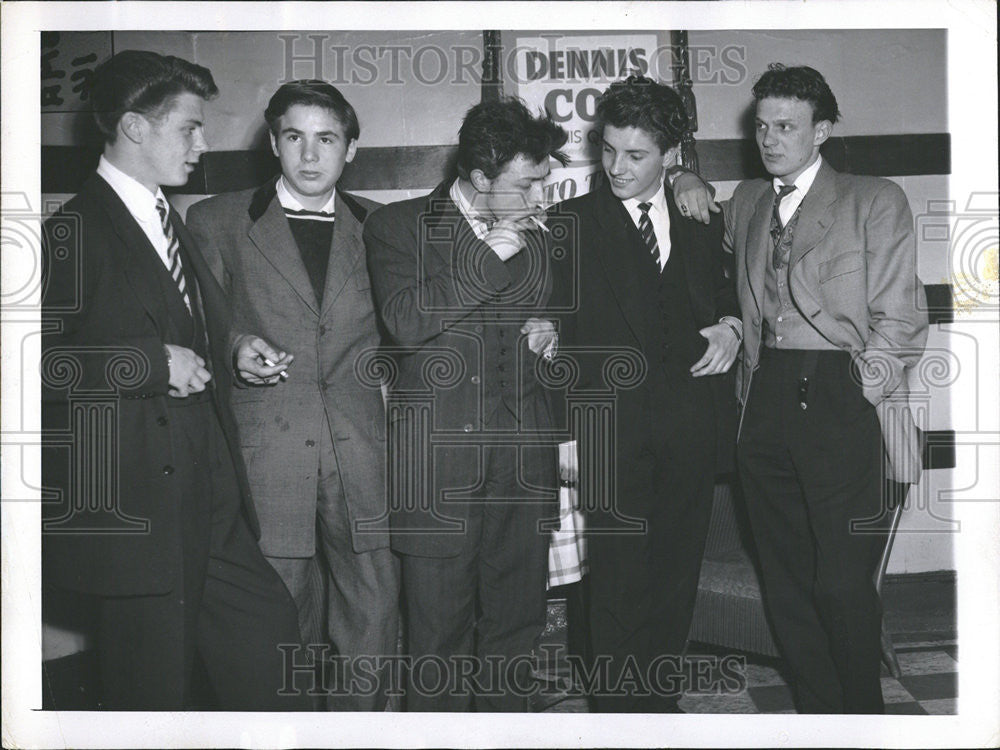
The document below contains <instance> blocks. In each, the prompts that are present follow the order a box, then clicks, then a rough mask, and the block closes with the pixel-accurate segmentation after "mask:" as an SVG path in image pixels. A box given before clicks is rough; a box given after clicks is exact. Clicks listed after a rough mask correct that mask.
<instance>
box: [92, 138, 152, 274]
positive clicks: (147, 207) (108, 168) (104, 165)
mask: <svg viewBox="0 0 1000 750" xmlns="http://www.w3.org/2000/svg"><path fill="white" fill-rule="evenodd" d="M97 174H99V175H100V176H101V177H102V178H103V179H104V181H105V182H107V183H108V184H109V185H110V186H111V189H112V190H114V191H115V193H116V194H117V195H118V197H119V198H121V199H122V203H124V204H125V208H127V209H128V212H129V213H130V214H131V215H132V218H133V219H135V221H136V223H137V224H138V225H139V227H140V228H141V229H142V231H143V232H144V233H145V235H146V236H147V237H148V238H149V241H150V242H151V243H152V245H153V249H154V250H156V254H157V255H159V256H160V260H161V261H163V265H164V266H166V268H167V270H168V271H169V270H170V260H169V259H168V258H167V236H166V235H165V234H164V233H163V224H162V223H161V222H160V212H159V211H157V210H156V201H157V199H159V198H163V200H164V201H165V200H166V198H165V197H164V195H163V191H162V190H160V189H159V188H157V189H156V192H155V193H151V192H149V188H147V187H145V186H144V185H143V184H142V183H140V182H139V181H138V180H136V179H135V178H133V177H129V176H128V175H127V174H125V173H124V172H122V171H121V170H120V169H118V167H116V166H115V165H114V164H112V163H111V162H110V161H108V160H107V159H105V158H104V156H103V155H101V160H100V161H99V162H98V163H97ZM167 210H168V211H169V210H170V205H169V203H168V204H167Z"/></svg>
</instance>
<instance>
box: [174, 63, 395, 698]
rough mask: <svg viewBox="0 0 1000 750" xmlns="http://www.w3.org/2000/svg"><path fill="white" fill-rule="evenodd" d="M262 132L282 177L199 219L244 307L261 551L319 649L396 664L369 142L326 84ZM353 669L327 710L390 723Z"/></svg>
mask: <svg viewBox="0 0 1000 750" xmlns="http://www.w3.org/2000/svg"><path fill="white" fill-rule="evenodd" d="M264 118H265V119H266V120H267V123H268V126H269V128H270V137H271V146H272V148H273V150H274V154H275V156H277V157H278V161H279V163H280V166H281V174H280V175H279V176H277V178H274V179H271V180H269V181H268V182H267V183H265V184H264V185H262V186H260V187H258V188H253V189H250V190H243V191H240V192H236V193H226V194H223V195H218V196H215V197H214V198H209V199H208V200H205V201H202V202H200V203H196V204H195V205H193V206H192V207H191V208H190V209H189V210H188V215H187V218H188V226H189V227H190V228H191V233H192V234H193V235H194V236H195V238H196V239H197V240H198V244H199V246H200V247H201V248H202V250H203V252H204V253H205V258H206V260H207V261H208V264H209V266H210V267H211V268H212V272H213V273H214V274H215V276H216V278H217V279H218V281H219V283H220V284H221V286H222V288H223V291H224V292H225V293H226V296H227V298H228V300H229V303H230V305H231V307H232V314H233V322H232V334H231V336H230V343H231V348H232V352H233V362H234V363H235V367H236V370H237V372H238V375H239V379H238V381H237V387H236V388H234V389H233V391H232V406H233V411H234V412H235V414H236V420H237V422H238V423H239V426H240V442H241V445H242V449H243V456H244V459H245V460H246V464H247V473H248V476H249V479H250V487H251V489H252V490H253V495H254V501H255V502H256V505H257V514H258V517H259V518H260V526H261V539H260V547H261V549H262V550H263V552H264V554H265V555H266V556H267V559H268V561H269V562H270V563H271V565H272V566H273V567H274V568H275V570H277V571H278V573H279V574H280V575H281V577H282V580H284V582H285V584H286V585H287V586H288V590H289V591H290V592H291V593H292V596H293V597H294V598H295V601H296V604H297V605H298V609H299V623H300V626H301V628H302V635H303V638H304V639H305V640H306V642H307V643H311V644H331V645H332V646H333V647H334V648H335V649H336V651H335V653H336V654H337V655H339V656H340V657H347V658H350V659H356V658H357V657H365V658H371V657H389V656H392V655H394V654H395V653H396V642H397V638H398V626H399V614H398V613H399V563H398V562H397V561H396V559H395V558H394V557H393V554H392V552H391V551H390V550H389V533H388V523H387V522H386V518H385V517H386V510H387V507H388V504H387V502H386V499H385V410H384V406H383V402H382V393H381V391H380V390H379V388H378V384H377V383H376V384H374V385H373V384H372V383H368V382H366V381H365V380H364V379H363V378H362V377H360V376H359V375H358V371H357V370H356V369H355V368H356V367H357V365H358V363H359V361H360V360H361V359H362V357H363V356H365V352H366V351H367V352H371V351H373V350H374V349H376V348H377V347H378V345H379V332H378V327H377V325H376V322H375V306H374V302H373V300H372V293H371V282H370V281H369V279H368V267H367V265H366V264H365V252H364V244H363V243H362V239H361V226H362V224H363V223H364V221H365V218H366V217H367V215H368V214H369V212H371V211H372V210H373V208H374V207H375V205H376V204H374V203H371V202H370V201H367V200H365V199H364V198H360V197H358V196H354V195H351V194H349V193H346V192H344V191H343V190H340V189H338V188H337V182H338V180H339V179H340V176H341V174H342V173H343V170H344V166H345V165H346V164H347V163H348V162H350V161H351V160H352V159H353V158H354V154H355V150H356V149H357V139H358V136H359V135H360V133H361V129H360V126H359V124H358V118H357V115H356V114H355V111H354V108H353V107H352V106H351V105H350V103H349V102H348V101H347V100H346V99H345V98H344V97H343V95H342V94H341V93H340V91H338V90H337V89H336V88H335V87H333V86H331V85H330V84H328V83H326V82H324V81H318V80H302V81H292V82H290V83H286V84H284V85H283V86H281V87H280V88H279V89H278V90H277V91H276V92H275V93H274V95H273V96H272V97H271V100H270V102H268V106H267V109H266V110H265V112H264ZM293 360H294V364H292V362H293ZM267 362H271V363H273V364H267ZM380 519H381V520H380ZM347 666H348V665H345V668H344V669H339V668H338V669H335V670H331V671H330V673H331V674H332V675H342V677H343V679H341V680H339V681H338V683H337V684H330V685H328V688H329V692H330V693H331V695H330V700H329V701H327V705H328V707H330V708H332V709H343V710H355V711H360V710H382V709H383V708H384V706H385V703H386V698H385V695H384V691H383V690H381V689H380V688H379V686H377V685H373V684H372V682H371V681H370V680H367V679H366V680H365V681H364V682H361V681H359V680H352V674H353V672H352V671H351V670H348V669H347V668H346V667H347Z"/></svg>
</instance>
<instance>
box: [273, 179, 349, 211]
mask: <svg viewBox="0 0 1000 750" xmlns="http://www.w3.org/2000/svg"><path fill="white" fill-rule="evenodd" d="M275 192H276V193H277V194H278V203H280V204H281V207H282V208H286V209H288V210H289V211H307V210H309V211H311V210H312V209H307V208H306V207H305V206H303V205H302V203H301V202H300V201H299V199H298V198H296V197H295V196H294V195H292V191H290V190H289V189H288V186H287V185H286V184H285V178H284V177H283V176H282V177H279V178H278V184H277V186H276V188H275ZM336 201H337V190H336V188H335V189H334V191H333V192H332V193H330V200H328V201H327V202H326V204H325V205H324V206H323V207H322V208H321V209H319V211H318V212H317V213H324V214H330V216H329V217H318V216H310V217H308V218H310V219H319V220H320V221H333V213H334V204H335V203H336Z"/></svg>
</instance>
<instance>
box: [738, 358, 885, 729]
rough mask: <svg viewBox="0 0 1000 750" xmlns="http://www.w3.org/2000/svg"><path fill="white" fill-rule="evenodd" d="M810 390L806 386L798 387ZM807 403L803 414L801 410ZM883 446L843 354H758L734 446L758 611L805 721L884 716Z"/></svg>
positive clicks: (879, 434) (876, 427) (871, 415)
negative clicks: (876, 524)
mask: <svg viewBox="0 0 1000 750" xmlns="http://www.w3.org/2000/svg"><path fill="white" fill-rule="evenodd" d="M803 381H805V382H803ZM803 403H805V408H803V406H802V404H803ZM881 456H882V438H881V432H880V429H879V425H878V420H877V418H876V415H875V410H874V408H873V407H872V406H871V404H870V403H869V402H868V401H867V400H866V399H865V398H864V395H863V394H862V390H861V386H860V384H859V381H858V379H857V377H856V375H854V374H852V365H851V360H850V356H849V355H848V354H847V353H846V352H840V351H821V352H813V353H808V352H805V351H797V350H771V349H763V350H762V355H761V360H760V368H759V369H758V370H757V372H755V373H754V376H753V383H752V387H751V390H750V394H749V398H748V403H747V405H746V413H745V415H744V417H743V427H742V431H741V435H740V440H739V446H738V460H739V466H740V474H741V477H742V481H743V488H744V492H745V495H746V501H747V510H748V514H749V517H750V523H751V527H752V529H753V534H754V537H755V540H756V546H757V551H758V554H759V557H760V563H761V571H762V576H763V581H762V584H763V593H764V599H765V604H766V606H767V610H768V614H769V617H770V620H771V623H772V625H773V627H774V632H775V635H776V637H777V640H778V645H779V648H780V650H781V652H782V655H783V656H784V658H785V660H786V662H787V664H788V668H789V670H790V673H791V678H792V680H791V681H792V687H793V691H794V694H795V699H796V706H797V708H798V710H799V711H800V712H803V713H880V712H882V711H883V710H884V705H883V702H882V692H881V684H880V677H879V670H880V666H879V665H880V654H881V650H880V632H881V621H882V610H881V604H880V601H879V597H878V594H877V592H876V590H875V586H874V584H873V582H872V561H873V560H874V559H876V557H877V550H876V549H875V548H877V547H879V546H880V545H882V544H884V541H885V537H884V533H880V532H874V533H873V532H872V531H871V524H870V523H869V524H862V525H864V526H866V527H867V529H866V530H865V531H862V530H861V529H860V527H859V528H857V529H852V522H863V521H866V520H869V521H870V520H871V519H874V518H877V517H879V515H880V511H881V499H882V486H883V480H882V465H881Z"/></svg>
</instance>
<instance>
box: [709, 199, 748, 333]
mask: <svg viewBox="0 0 1000 750" xmlns="http://www.w3.org/2000/svg"><path fill="white" fill-rule="evenodd" d="M728 208H729V207H728V206H725V207H724V209H723V210H724V212H725V213H724V214H723V215H722V216H715V217H713V218H712V223H711V224H710V225H709V227H708V231H709V235H708V242H709V247H710V248H711V252H712V258H713V268H712V273H713V277H714V279H715V313H716V317H717V318H719V319H721V318H729V319H731V320H732V321H734V324H735V325H736V326H737V327H738V328H739V329H740V331H741V332H742V327H743V324H742V322H741V321H740V306H739V304H738V303H737V301H736V275H735V269H734V264H733V253H732V250H731V249H730V250H728V251H727V249H726V234H727V232H728V231H729V229H728V226H727V224H728V210H727V209H728ZM731 246H732V240H730V247H731Z"/></svg>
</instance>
